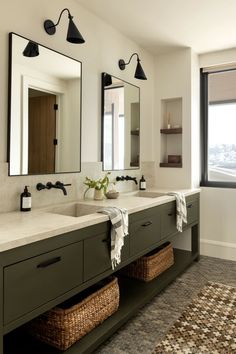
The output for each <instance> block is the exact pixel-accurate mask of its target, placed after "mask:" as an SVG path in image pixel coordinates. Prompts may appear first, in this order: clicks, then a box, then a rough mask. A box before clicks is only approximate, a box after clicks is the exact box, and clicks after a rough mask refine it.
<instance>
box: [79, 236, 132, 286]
mask: <svg viewBox="0 0 236 354" xmlns="http://www.w3.org/2000/svg"><path fill="white" fill-rule="evenodd" d="M128 257H129V236H125V238H124V246H123V247H122V249H121V262H122V261H124V260H126V259H127V258H128ZM109 269H111V236H110V231H109V232H106V233H101V234H99V235H96V236H93V237H90V238H88V239H86V240H84V281H87V280H89V279H92V278H94V277H96V276H97V275H99V274H101V273H103V272H105V271H107V270H109Z"/></svg>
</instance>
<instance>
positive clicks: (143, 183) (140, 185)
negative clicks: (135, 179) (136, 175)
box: [139, 175, 146, 191]
mask: <svg viewBox="0 0 236 354" xmlns="http://www.w3.org/2000/svg"><path fill="white" fill-rule="evenodd" d="M139 189H140V190H141V191H145V189H146V181H145V178H144V176H143V175H142V178H141V179H140V181H139Z"/></svg>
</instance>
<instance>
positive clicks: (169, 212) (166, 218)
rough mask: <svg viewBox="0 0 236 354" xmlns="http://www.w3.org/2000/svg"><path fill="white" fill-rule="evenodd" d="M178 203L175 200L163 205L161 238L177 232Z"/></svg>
mask: <svg viewBox="0 0 236 354" xmlns="http://www.w3.org/2000/svg"><path fill="white" fill-rule="evenodd" d="M175 206H176V204H175V202H171V203H167V204H164V205H163V206H162V207H161V238H162V239H163V238H165V237H168V236H170V235H173V234H175V233H177V232H178V231H177V229H176V207H175Z"/></svg>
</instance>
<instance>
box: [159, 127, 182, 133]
mask: <svg viewBox="0 0 236 354" xmlns="http://www.w3.org/2000/svg"><path fill="white" fill-rule="evenodd" d="M160 132H161V134H182V132H183V131H182V128H170V129H161V130H160Z"/></svg>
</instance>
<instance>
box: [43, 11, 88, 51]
mask: <svg viewBox="0 0 236 354" xmlns="http://www.w3.org/2000/svg"><path fill="white" fill-rule="evenodd" d="M64 11H67V12H68V19H69V26H68V31H67V36H66V40H67V41H68V42H70V43H76V44H81V43H84V42H85V40H84V38H83V37H82V35H81V33H80V32H79V30H78V28H77V27H76V25H75V24H74V22H73V16H71V13H70V11H69V9H67V8H65V9H63V10H62V11H61V13H60V16H59V19H58V21H57V23H56V24H54V22H53V21H52V20H46V21H45V22H44V29H45V31H46V32H47V34H49V35H50V36H51V35H53V34H55V33H56V26H57V25H59V22H60V20H61V16H62V14H63V12H64Z"/></svg>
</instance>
